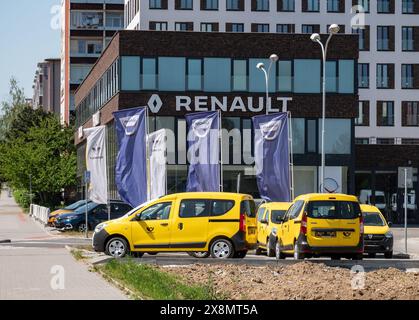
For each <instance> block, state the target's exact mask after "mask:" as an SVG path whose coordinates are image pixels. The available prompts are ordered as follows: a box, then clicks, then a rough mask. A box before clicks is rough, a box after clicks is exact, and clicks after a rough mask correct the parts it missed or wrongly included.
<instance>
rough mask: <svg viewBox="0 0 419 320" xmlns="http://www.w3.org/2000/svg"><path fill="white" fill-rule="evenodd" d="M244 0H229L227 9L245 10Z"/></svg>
mask: <svg viewBox="0 0 419 320" xmlns="http://www.w3.org/2000/svg"><path fill="white" fill-rule="evenodd" d="M242 1H243V0H227V2H226V9H227V11H243V10H244V2H242Z"/></svg>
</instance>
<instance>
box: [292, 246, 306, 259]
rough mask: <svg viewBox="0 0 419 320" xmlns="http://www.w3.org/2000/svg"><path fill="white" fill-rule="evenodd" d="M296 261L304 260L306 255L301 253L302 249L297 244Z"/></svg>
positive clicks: (295, 248) (295, 249)
mask: <svg viewBox="0 0 419 320" xmlns="http://www.w3.org/2000/svg"><path fill="white" fill-rule="evenodd" d="M294 259H295V260H304V254H303V253H301V252H300V248H299V247H298V243H297V242H296V243H295V244H294Z"/></svg>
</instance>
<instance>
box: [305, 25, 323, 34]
mask: <svg viewBox="0 0 419 320" xmlns="http://www.w3.org/2000/svg"><path fill="white" fill-rule="evenodd" d="M319 29H320V26H319V25H317V24H303V25H302V26H301V32H302V33H306V34H312V33H315V32H319Z"/></svg>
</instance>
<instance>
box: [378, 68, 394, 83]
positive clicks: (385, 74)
mask: <svg viewBox="0 0 419 320" xmlns="http://www.w3.org/2000/svg"><path fill="white" fill-rule="evenodd" d="M392 70H393V65H390V64H381V63H379V64H377V88H378V89H389V88H391V87H392V84H391V83H392V82H393V79H392V76H393V72H392Z"/></svg>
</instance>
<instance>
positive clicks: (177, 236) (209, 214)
mask: <svg viewBox="0 0 419 320" xmlns="http://www.w3.org/2000/svg"><path fill="white" fill-rule="evenodd" d="M255 246H256V209H255V203H254V201H253V198H252V197H251V196H249V195H244V194H236V193H223V192H194V193H180V194H172V195H168V196H165V197H162V198H160V199H157V200H154V201H152V202H151V203H148V204H146V205H142V206H139V207H138V208H136V209H135V210H132V211H131V212H130V213H129V214H128V215H126V216H125V217H123V218H121V219H118V220H114V221H110V222H105V223H101V224H100V225H98V226H97V227H96V229H95V233H94V236H93V247H94V249H95V250H96V251H98V252H105V253H106V254H107V255H111V256H114V257H118V258H120V257H124V256H125V255H126V254H128V253H130V252H131V253H132V254H135V255H136V256H139V257H140V256H142V255H143V254H144V253H145V252H147V253H153V252H204V253H205V252H209V253H210V254H211V256H212V257H213V258H233V257H236V258H244V257H245V256H246V253H247V251H248V250H249V249H254V248H255Z"/></svg>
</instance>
